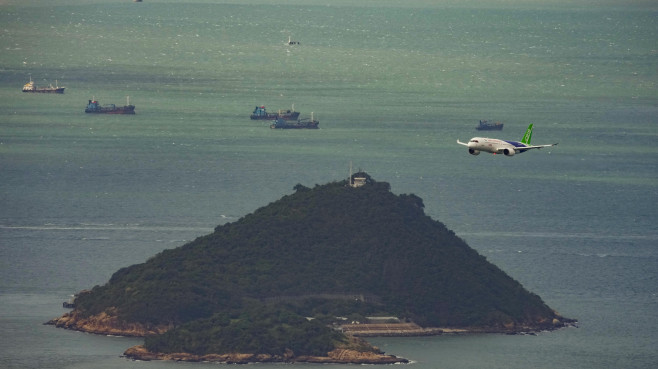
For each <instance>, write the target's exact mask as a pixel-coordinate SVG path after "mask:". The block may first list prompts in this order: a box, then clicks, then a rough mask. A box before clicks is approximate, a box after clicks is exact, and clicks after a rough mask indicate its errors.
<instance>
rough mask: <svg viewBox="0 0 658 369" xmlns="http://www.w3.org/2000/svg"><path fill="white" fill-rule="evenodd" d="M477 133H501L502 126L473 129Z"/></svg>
mask: <svg viewBox="0 0 658 369" xmlns="http://www.w3.org/2000/svg"><path fill="white" fill-rule="evenodd" d="M475 129H477V130H478V131H502V130H503V125H502V124H501V125H499V126H493V127H475Z"/></svg>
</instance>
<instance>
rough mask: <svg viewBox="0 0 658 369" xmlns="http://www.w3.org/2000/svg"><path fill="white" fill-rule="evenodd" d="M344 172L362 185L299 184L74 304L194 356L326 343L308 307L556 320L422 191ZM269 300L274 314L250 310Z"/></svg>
mask: <svg viewBox="0 0 658 369" xmlns="http://www.w3.org/2000/svg"><path fill="white" fill-rule="evenodd" d="M355 176H359V177H365V178H366V184H365V185H364V186H362V187H357V188H354V187H351V186H349V185H348V183H347V181H340V182H333V183H328V184H325V185H316V186H315V187H314V188H312V189H310V188H308V187H305V186H302V185H300V184H298V185H296V186H295V187H294V190H295V192H294V193H293V194H290V195H286V196H283V197H282V198H281V199H280V200H278V201H275V202H273V203H271V204H269V205H267V206H265V207H262V208H260V209H257V210H256V211H254V212H253V213H251V214H248V215H245V216H244V217H242V218H241V219H239V220H238V221H236V222H233V223H228V224H225V225H221V226H217V227H216V228H215V231H214V232H213V233H211V234H209V235H206V236H202V237H199V238H197V239H196V240H194V241H192V242H190V243H188V244H185V245H183V246H181V247H178V248H176V249H172V250H165V251H163V252H161V253H159V254H158V255H155V256H154V257H152V258H151V259H149V260H148V261H147V262H145V263H143V264H138V265H133V266H130V267H127V268H123V269H121V270H119V271H117V272H116V273H115V274H114V275H113V276H112V278H111V279H110V281H109V282H108V283H107V284H106V285H104V286H97V287H95V288H93V289H92V291H91V292H90V293H86V294H82V295H80V296H79V297H78V299H77V300H76V305H77V310H78V311H79V312H80V313H81V314H83V315H94V314H98V313H100V312H102V311H105V310H106V309H108V308H110V307H115V308H116V311H117V312H118V314H119V317H120V319H122V320H124V321H127V322H141V323H147V324H167V325H174V326H177V327H179V328H177V329H176V330H173V331H171V332H170V333H167V334H165V335H162V336H158V337H150V338H149V339H148V340H147V343H148V344H149V345H150V346H151V347H153V348H162V347H167V348H168V349H167V350H169V351H171V350H174V351H175V350H176V349H190V350H191V348H192V347H193V348H194V350H195V352H196V351H198V352H210V351H213V350H223V351H226V350H229V349H231V350H233V349H235V350H240V351H243V352H246V351H245V350H248V349H249V350H251V349H254V350H255V349H256V348H258V347H270V351H271V352H273V353H274V352H281V350H283V349H286V348H288V349H293V350H294V351H296V352H297V351H299V352H315V351H317V350H325V349H327V348H329V347H331V344H329V343H328V342H333V341H332V340H334V341H335V340H336V337H334V336H333V335H332V334H330V333H329V332H327V330H326V329H324V328H323V326H322V324H321V323H320V320H316V321H315V322H308V321H306V319H300V318H299V317H311V316H315V315H317V316H325V317H326V316H339V315H340V316H348V315H350V314H357V315H367V314H375V313H377V314H387V315H396V316H398V317H400V318H407V319H411V320H413V321H415V322H416V323H418V324H420V325H423V326H446V327H468V326H482V327H501V326H503V325H507V326H509V325H517V326H522V325H528V326H536V325H537V324H539V322H550V321H551V320H552V318H554V317H556V315H555V313H554V312H553V311H552V310H551V309H550V308H549V307H548V306H546V304H544V303H543V301H542V300H541V299H540V298H539V297H538V296H537V295H535V294H532V293H529V292H528V291H526V290H525V289H524V288H523V286H521V285H520V284H519V283H518V282H517V281H515V280H513V279H512V278H510V277H509V276H507V275H506V274H505V273H504V272H503V271H501V270H500V269H499V268H497V267H496V266H494V265H493V264H491V263H489V262H488V261H487V260H486V259H485V258H484V257H482V256H481V255H479V254H478V253H477V252H476V251H475V250H473V249H472V248H470V247H469V246H468V245H467V244H466V243H465V242H464V241H463V240H462V239H460V238H459V237H457V236H456V235H455V234H454V232H452V231H450V230H449V229H447V228H446V227H445V225H443V224H442V223H440V222H438V221H436V220H433V219H431V218H430V217H429V216H427V215H426V214H425V213H424V204H423V200H422V199H421V198H419V197H418V196H416V195H413V194H410V195H407V194H403V195H394V194H393V193H391V191H390V185H389V184H388V183H386V182H376V181H375V180H373V179H372V178H371V177H370V176H368V175H367V174H366V173H359V174H357V175H355ZM269 305H275V306H276V308H278V309H284V310H281V311H279V313H278V314H279V315H278V316H276V317H275V316H273V315H272V314H271V312H270V313H267V314H265V313H263V314H262V315H260V316H259V315H258V313H257V312H256V311H255V310H254V309H262V308H263V307H264V306H269ZM269 309H270V308H268V309H267V310H266V311H269ZM245 311H247V312H248V314H247V315H245V316H238V315H236V314H237V313H238V312H245ZM268 314H269V315H268ZM236 316H237V317H236ZM228 317H231V318H230V319H229V318H228ZM302 320H303V321H302ZM199 322H203V324H199ZM206 325H207V327H206ZM310 336H313V337H314V338H312V339H311V338H309V337H310ZM229 337H230V338H229ZM286 340H287V341H286ZM215 352H216V351H215Z"/></svg>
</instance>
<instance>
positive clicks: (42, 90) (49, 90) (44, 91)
mask: <svg viewBox="0 0 658 369" xmlns="http://www.w3.org/2000/svg"><path fill="white" fill-rule="evenodd" d="M23 92H29V93H33V94H63V93H64V87H60V88H37V89H34V90H23Z"/></svg>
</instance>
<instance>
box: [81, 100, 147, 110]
mask: <svg viewBox="0 0 658 369" xmlns="http://www.w3.org/2000/svg"><path fill="white" fill-rule="evenodd" d="M126 100H127V101H126V105H124V106H116V105H114V104H108V105H104V106H101V105H100V104H99V103H98V101H96V100H89V103H88V104H87V107H86V108H85V113H96V114H135V105H130V99H129V98H127V99H126Z"/></svg>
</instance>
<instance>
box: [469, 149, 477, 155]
mask: <svg viewBox="0 0 658 369" xmlns="http://www.w3.org/2000/svg"><path fill="white" fill-rule="evenodd" d="M468 153H469V154H471V155H480V150H475V149H468Z"/></svg>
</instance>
